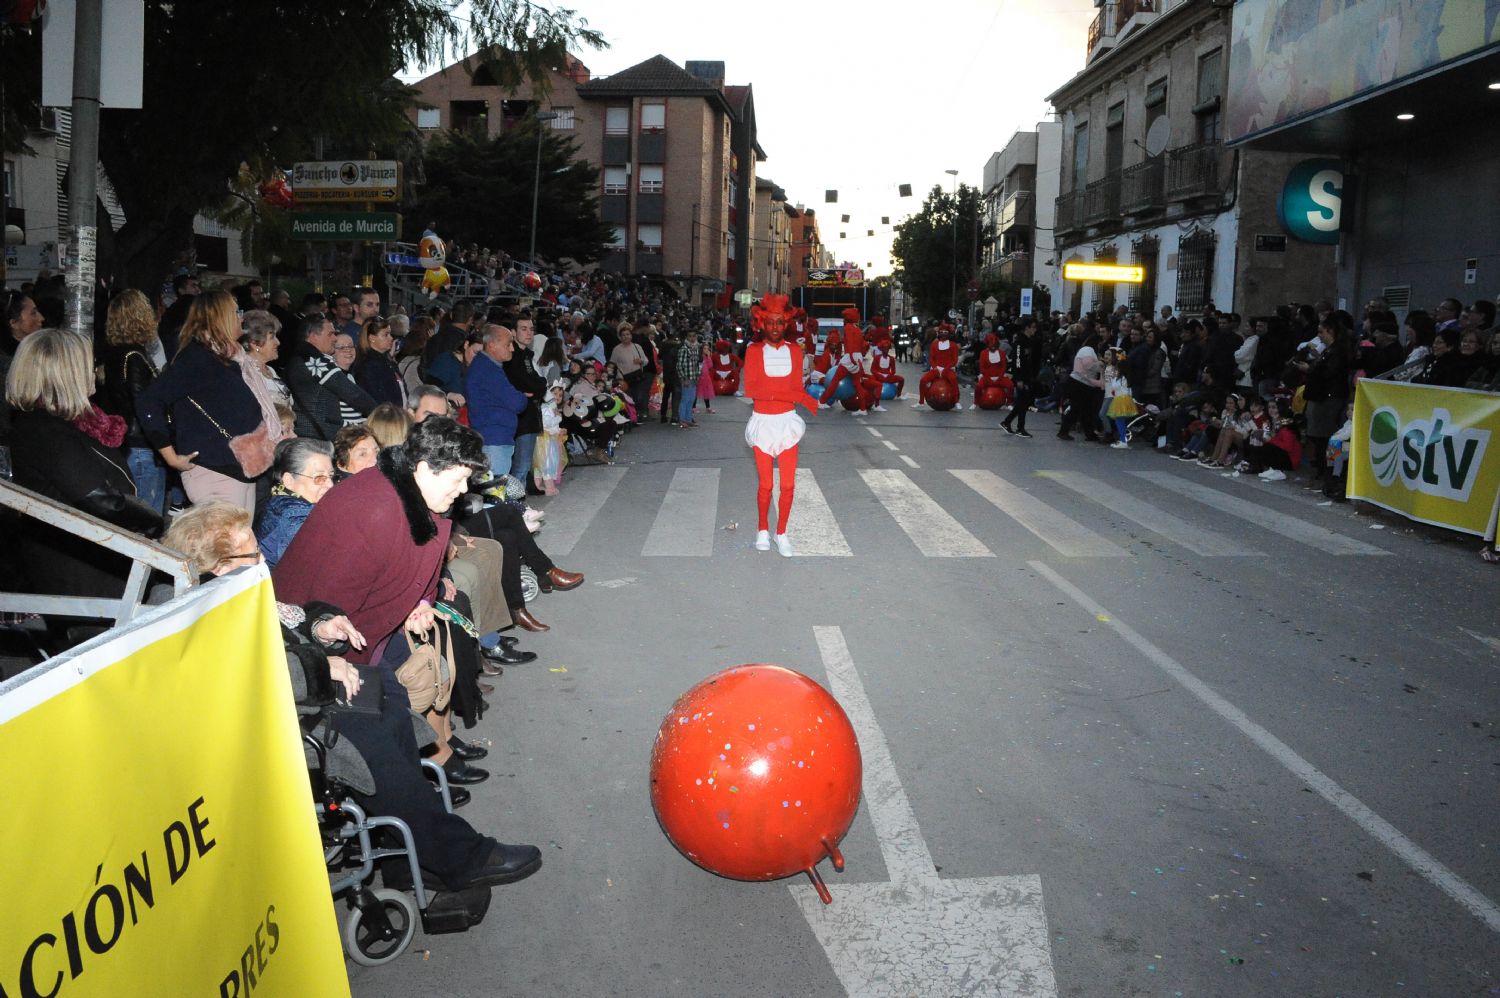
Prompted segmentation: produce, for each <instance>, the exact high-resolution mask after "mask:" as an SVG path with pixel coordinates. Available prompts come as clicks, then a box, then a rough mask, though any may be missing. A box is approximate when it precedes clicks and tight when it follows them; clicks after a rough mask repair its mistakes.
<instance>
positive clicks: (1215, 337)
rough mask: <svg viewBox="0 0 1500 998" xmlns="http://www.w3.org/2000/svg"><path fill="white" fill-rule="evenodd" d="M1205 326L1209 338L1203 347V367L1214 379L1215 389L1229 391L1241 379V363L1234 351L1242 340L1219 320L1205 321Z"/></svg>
mask: <svg viewBox="0 0 1500 998" xmlns="http://www.w3.org/2000/svg"><path fill="white" fill-rule="evenodd" d="M1204 327H1205V328H1206V329H1207V330H1208V338H1207V340H1206V341H1205V343H1204V347H1203V369H1204V370H1205V371H1207V372H1208V375H1209V377H1210V378H1212V379H1213V387H1214V389H1215V391H1218V392H1227V391H1229V389H1230V388H1232V387H1233V386H1234V384H1235V382H1236V381H1238V380H1239V363H1238V362H1237V361H1236V360H1235V359H1234V352H1235V351H1236V350H1238V349H1239V348H1240V343H1241V342H1242V341H1241V340H1240V338H1239V335H1238V334H1237V333H1235V332H1234V330H1232V329H1230V328H1229V327H1228V326H1227V325H1220V324H1219V323H1218V321H1217V320H1213V319H1210V320H1207V321H1205V322H1204Z"/></svg>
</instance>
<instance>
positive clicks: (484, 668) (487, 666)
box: [479, 655, 505, 676]
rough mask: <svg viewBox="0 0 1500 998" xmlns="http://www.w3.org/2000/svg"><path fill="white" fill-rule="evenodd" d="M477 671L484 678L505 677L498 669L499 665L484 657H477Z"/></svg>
mask: <svg viewBox="0 0 1500 998" xmlns="http://www.w3.org/2000/svg"><path fill="white" fill-rule="evenodd" d="M479 671H480V672H481V673H483V674H484V675H486V676H503V675H505V670H504V669H502V668H500V663H499V662H496V661H494V660H492V659H490V658H489V657H488V656H485V655H481V656H479Z"/></svg>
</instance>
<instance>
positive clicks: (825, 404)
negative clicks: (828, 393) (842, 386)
mask: <svg viewBox="0 0 1500 998" xmlns="http://www.w3.org/2000/svg"><path fill="white" fill-rule="evenodd" d="M818 408H819V409H832V408H833V403H832V402H819V403H818Z"/></svg>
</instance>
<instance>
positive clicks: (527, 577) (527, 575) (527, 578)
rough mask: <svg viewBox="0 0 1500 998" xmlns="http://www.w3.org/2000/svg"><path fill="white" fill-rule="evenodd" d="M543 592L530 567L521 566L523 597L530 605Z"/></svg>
mask: <svg viewBox="0 0 1500 998" xmlns="http://www.w3.org/2000/svg"><path fill="white" fill-rule="evenodd" d="M541 592H542V587H541V586H540V585H538V584H537V581H536V573H535V572H533V571H532V570H531V566H530V565H522V566H521V596H522V597H524V598H525V600H526V602H528V603H530V602H531V601H532V600H534V599H536V598H537V596H539V595H540V594H541Z"/></svg>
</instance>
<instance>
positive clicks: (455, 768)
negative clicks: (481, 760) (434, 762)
mask: <svg viewBox="0 0 1500 998" xmlns="http://www.w3.org/2000/svg"><path fill="white" fill-rule="evenodd" d="M443 772H444V773H445V774H446V775H447V777H448V782H449V783H457V784H459V785H461V786H469V785H472V784H475V783H483V782H484V781H485V780H487V779H489V778H490V773H489V770H487V769H480V768H479V767H478V766H471V765H469V764H468V763H467V762H464V761H463V760H462V759H460V758H459V757H458V756H457V755H450V756H449V757H448V761H447V762H445V763H443Z"/></svg>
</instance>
